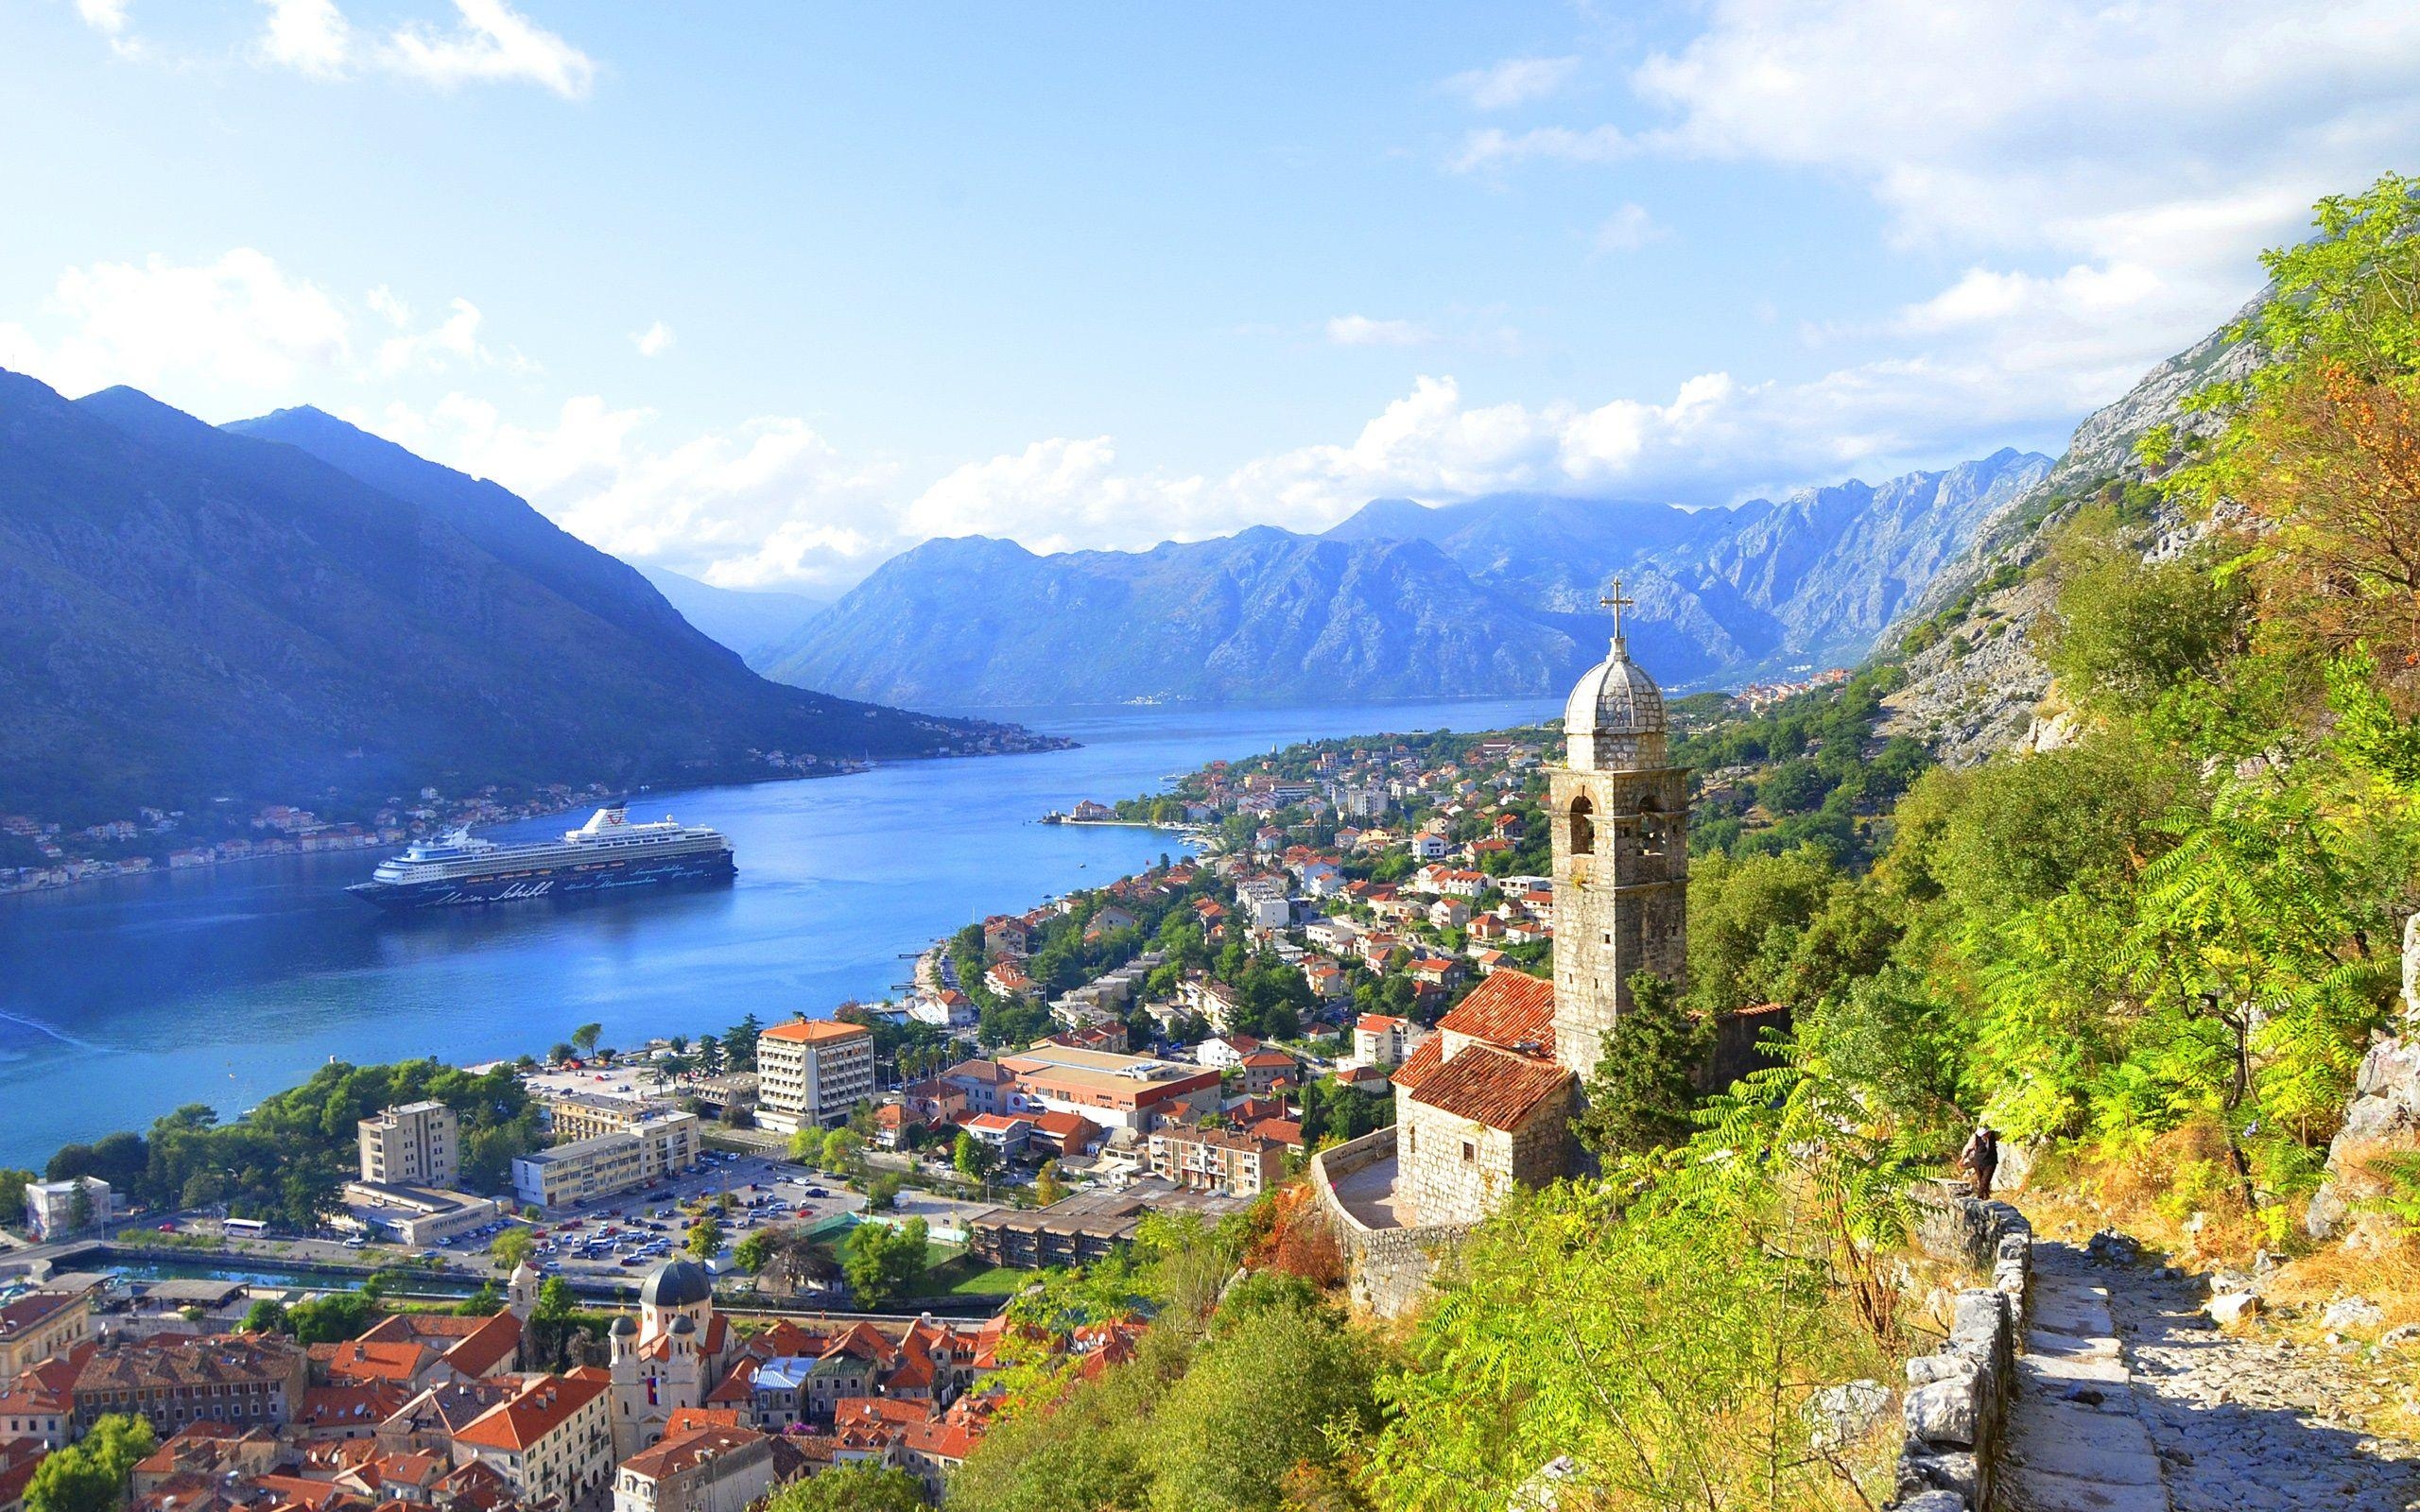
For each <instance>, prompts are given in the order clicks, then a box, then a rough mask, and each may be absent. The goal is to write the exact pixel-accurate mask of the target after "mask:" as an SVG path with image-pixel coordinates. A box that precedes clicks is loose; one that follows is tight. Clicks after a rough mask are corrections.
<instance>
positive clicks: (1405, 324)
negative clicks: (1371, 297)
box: [1327, 315, 1435, 347]
mask: <svg viewBox="0 0 2420 1512" xmlns="http://www.w3.org/2000/svg"><path fill="white" fill-rule="evenodd" d="M1327 338H1328V340H1329V341H1330V342H1331V343H1333V344H1334V345H1336V346H1340V347H1417V346H1420V345H1422V344H1423V343H1425V342H1427V341H1430V340H1433V339H1435V334H1434V333H1432V332H1431V331H1430V330H1429V329H1428V328H1427V327H1426V326H1424V325H1419V324H1416V323H1415V322H1413V321H1410V320H1373V319H1371V318H1369V317H1368V316H1366V315H1340V316H1338V317H1337V318H1334V319H1332V320H1330V321H1329V322H1328V323H1327Z"/></svg>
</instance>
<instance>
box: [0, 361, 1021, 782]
mask: <svg viewBox="0 0 2420 1512" xmlns="http://www.w3.org/2000/svg"><path fill="white" fill-rule="evenodd" d="M0 438H5V444H0V703H5V705H6V707H7V708H8V710H9V716H8V717H7V718H6V719H0V810H7V811H9V812H32V813H35V814H39V815H43V816H48V817H55V818H59V819H62V820H67V819H80V818H84V817H85V816H93V817H116V816H123V815H126V814H129V813H130V812H131V811H132V809H133V808H134V807H135V806H136V805H138V804H152V805H156V806H160V807H190V806H193V805H197V804H201V803H206V802H209V801H210V800H212V799H222V798H224V799H248V798H249V799H280V800H285V801H317V800H320V799H327V798H330V797H334V798H336V799H339V800H342V799H362V798H374V797H378V796H384V795H388V794H394V793H407V792H409V791H411V790H412V789H414V788H416V787H418V786H419V785H422V784H423V783H432V784H437V785H440V786H442V787H444V788H446V789H447V790H449V791H463V790H466V789H468V788H470V787H474V786H478V785H484V784H488V783H500V784H514V783H517V784H524V785H535V784H539V783H544V782H572V783H583V782H592V781H593V782H604V783H607V784H609V785H612V786H616V787H625V786H631V785H635V784H640V783H649V782H666V781H671V780H676V779H677V780H683V781H704V780H720V779H734V778H743V777H751V776H756V777H762V776H772V775H776V774H777V773H778V772H780V771H782V770H786V769H791V768H788V767H786V766H776V765H773V764H772V763H771V762H770V761H769V757H768V753H769V752H772V751H776V750H778V751H780V752H782V753H783V754H784V756H785V757H786V758H790V757H796V756H799V755H818V756H829V757H835V758H856V757H863V756H905V755H911V754H923V753H927V752H933V751H936V750H944V749H952V750H954V749H966V748H976V747H982V746H984V745H987V744H998V743H1002V742H1009V743H1013V742H1014V741H1015V740H1016V739H1017V738H1018V737H1017V735H1016V734H1015V733H1014V732H1011V731H1008V730H1004V729H1003V728H1002V727H996V726H987V725H981V724H974V723H968V722H963V721H946V720H939V719H933V718H928V717H925V716H922V715H916V714H909V713H902V712H900V711H898V710H894V709H886V708H879V707H874V706H872V705H868V704H864V703H858V702H853V701H849V700H845V699H840V698H835V697H830V696H824V695H821V694H818V693H811V692H807V691H804V690H802V689H799V688H796V687H788V686H784V685H781V684H777V683H773V682H769V681H767V680H766V679H762V678H760V677H758V676H756V675H755V674H754V673H752V672H751V671H749V670H748V668H747V666H746V665H745V664H744V663H743V662H741V661H740V659H739V658H738V657H737V656H736V655H735V654H734V653H732V652H731V651H730V650H728V649H727V648H725V647H723V646H721V645H718V644H716V643H715V642H714V641H712V640H710V639H709V638H707V637H706V636H705V635H703V634H701V633H700V632H699V631H698V630H697V629H696V628H694V627H692V626H691V625H690V624H689V623H688V622H687V621H686V620H684V619H683V617H682V616H681V614H680V613H679V612H678V611H676V610H674V609H673V608H672V606H671V605H670V604H668V603H667V602H666V600H665V598H664V595H663V594H662V593H658V592H657V591H656V590H655V589H654V588H653V587H652V586H650V585H649V584H648V582H647V581H646V579H645V578H643V577H641V576H639V574H638V573H637V572H636V571H635V570H633V569H632V568H631V567H630V566H628V565H626V564H624V563H622V562H620V561H618V560H615V559H614V558H611V557H609V556H606V555H605V554H604V553H602V552H599V551H597V550H596V549H595V548H594V547H591V546H588V545H586V544H585V543H583V542H581V541H578V540H576V539H575V538H573V537H571V536H570V535H567V534H565V533H564V532H562V530H560V529H558V528H557V527H556V526H555V525H553V524H551V523H549V522H548V521H546V520H545V519H544V517H543V516H541V515H540V514H538V512H537V511H536V510H534V509H532V508H530V507H528V506H527V504H526V503H524V502H523V501H521V500H520V499H518V498H516V497H515V496H514V495H512V494H511V493H510V492H507V491H506V490H503V489H501V488H498V487H496V486H495V485H493V484H492V483H485V482H481V481H479V480H476V479H474V478H470V477H467V476H465V475H463V474H461V473H459V472H453V471H452V470H450V469H447V468H442V467H440V466H438V465H436V464H434V463H431V462H427V461H424V460H423V459H422V458H420V457H417V456H414V455H412V454H410V453H409V452H406V451H405V450H404V449H403V448H401V447H398V446H395V445H393V444H392V443H390V442H387V441H384V440H381V439H379V438H376V437H372V436H370V435H367V434H365V433H363V432H361V431H358V430H355V429H354V428H353V427H352V426H350V425H346V424H344V423H343V422H342V421H337V420H335V419H333V418H331V417H329V416H327V415H324V414H321V413H320V412H319V411H317V410H312V409H294V410H282V411H280V412H278V413H277V414H274V415H269V416H265V417H263V418H261V419H259V420H256V421H244V422H241V423H239V424H236V425H233V426H230V427H227V428H224V429H221V428H218V427H214V426H212V425H210V424H208V423H206V422H204V421H199V420H197V419H195V418H194V417H193V416H190V415H187V414H184V413H182V411H179V410H176V409H173V408H170V407H169V406H167V405H165V404H160V403H159V402H158V401H156V400H153V399H151V398H149V397H147V396H146V395H144V394H142V393H139V392H137V391H135V390H133V389H130V388H111V389H105V390H103V391H101V392H99V393H95V394H92V395H88V396H86V397H85V398H83V399H79V400H75V401H70V400H67V399H65V398H63V397H61V395H60V394H58V393H56V392H55V391H53V390H52V389H50V388H48V387H45V386H43V384H41V383H39V382H36V381H35V380H33V379H31V378H26V377H23V376H20V375H17V374H14V373H6V372H0Z"/></svg>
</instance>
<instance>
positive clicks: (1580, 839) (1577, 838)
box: [1571, 793, 1597, 856]
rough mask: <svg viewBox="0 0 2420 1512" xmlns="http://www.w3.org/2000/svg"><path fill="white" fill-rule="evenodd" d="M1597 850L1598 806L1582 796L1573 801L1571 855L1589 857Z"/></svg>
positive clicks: (1586, 796)
mask: <svg viewBox="0 0 2420 1512" xmlns="http://www.w3.org/2000/svg"><path fill="white" fill-rule="evenodd" d="M1596 849H1597V806H1596V805H1595V804H1593V803H1591V802H1589V801H1588V795H1587V794H1585V793H1582V794H1581V795H1580V796H1579V797H1578V798H1575V799H1572V800H1571V853H1572V854H1573V855H1575V856H1581V855H1587V854H1589V853H1590V852H1592V851H1595V850H1596Z"/></svg>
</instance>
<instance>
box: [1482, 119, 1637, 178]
mask: <svg viewBox="0 0 2420 1512" xmlns="http://www.w3.org/2000/svg"><path fill="white" fill-rule="evenodd" d="M1636 150H1637V146H1636V144H1635V143H1634V142H1633V141H1632V140H1631V139H1630V137H1629V136H1628V135H1626V134H1624V133H1623V132H1622V131H1621V130H1619V129H1616V128H1614V127H1610V126H1595V127H1590V128H1588V129H1585V130H1575V129H1572V128H1570V127H1567V126H1542V127H1538V128H1536V129H1532V130H1528V131H1517V132H1516V131H1506V130H1504V129H1501V128H1499V127H1493V126H1491V127H1488V128H1487V129H1484V130H1478V131H1473V132H1472V133H1471V134H1470V135H1468V136H1466V137H1464V138H1463V139H1462V145H1461V150H1459V151H1457V152H1456V153H1455V154H1454V155H1453V157H1451V158H1450V159H1448V160H1447V161H1446V166H1447V167H1449V168H1451V169H1453V170H1454V171H1455V172H1456V173H1476V172H1478V170H1480V169H1482V168H1501V167H1507V166H1511V165H1513V164H1515V163H1528V162H1530V161H1532V160H1536V159H1545V160H1547V161H1549V162H1557V163H1614V162H1617V161H1619V160H1620V159H1623V158H1627V157H1630V156H1632V155H1633V154H1634V152H1635V151H1636Z"/></svg>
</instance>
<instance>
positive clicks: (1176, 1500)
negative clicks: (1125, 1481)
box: [1150, 1297, 1504, 1512]
mask: <svg viewBox="0 0 2420 1512" xmlns="http://www.w3.org/2000/svg"><path fill="white" fill-rule="evenodd" d="M1237 1312H1240V1314H1241V1315H1240V1316H1235V1315H1231V1314H1234V1313H1237ZM1376 1366H1377V1356H1376V1352H1375V1350H1374V1348H1373V1347H1372V1345H1371V1344H1370V1342H1369V1341H1368V1340H1367V1338H1366V1337H1365V1336H1364V1335H1362V1334H1360V1333H1357V1332H1355V1331H1354V1330H1352V1329H1350V1328H1348V1327H1347V1326H1346V1325H1345V1323H1344V1321H1343V1319H1342V1318H1341V1317H1340V1316H1338V1315H1337V1314H1335V1313H1334V1312H1333V1311H1332V1310H1330V1309H1328V1308H1325V1307H1323V1306H1320V1305H1318V1304H1316V1303H1314V1304H1311V1305H1307V1306H1306V1305H1304V1304H1303V1303H1302V1301H1301V1300H1300V1298H1299V1297H1287V1298H1286V1299H1285V1300H1284V1301H1281V1302H1280V1303H1279V1304H1278V1305H1274V1306H1269V1307H1265V1308H1255V1309H1229V1308H1222V1309H1220V1311H1219V1320H1218V1326H1217V1327H1216V1328H1215V1329H1214V1331H1213V1332H1212V1334H1211V1336H1210V1339H1209V1341H1208V1342H1207V1343H1206V1344H1205V1345H1204V1346H1203V1347H1202V1348H1201V1351H1200V1353H1199V1354H1198V1355H1197V1356H1196V1357H1195V1359H1194V1361H1193V1363H1192V1367H1191V1368H1190V1369H1188V1370H1187V1371H1186V1372H1185V1373H1184V1378H1183V1379H1182V1380H1180V1381H1178V1382H1177V1383H1176V1384H1175V1385H1174V1386H1173V1387H1172V1388H1171V1389H1170V1390H1169V1392H1168V1396H1167V1401H1166V1403H1165V1404H1164V1405H1163V1406H1162V1407H1161V1408H1160V1411H1159V1413H1158V1415H1157V1417H1155V1419H1154V1421H1153V1424H1152V1432H1153V1436H1154V1437H1155V1438H1156V1439H1157V1440H1158V1441H1159V1444H1160V1446H1161V1447H1160V1452H1159V1454H1158V1456H1157V1458H1158V1466H1157V1469H1158V1475H1157V1477H1156V1484H1155V1485H1154V1486H1153V1488H1152V1492H1151V1499H1150V1505H1151V1506H1152V1507H1154V1508H1156V1509H1160V1512H1192V1509H1194V1508H1200V1507H1232V1508H1238V1509H1245V1508H1248V1509H1253V1512H1279V1509H1280V1508H1282V1507H1286V1506H1288V1505H1292V1504H1295V1503H1293V1502H1292V1501H1291V1500H1290V1499H1289V1491H1290V1490H1292V1489H1294V1488H1295V1487H1297V1486H1300V1485H1301V1483H1302V1482H1303V1481H1305V1480H1309V1481H1311V1482H1312V1483H1314V1484H1317V1483H1319V1482H1320V1481H1322V1480H1323V1479H1324V1480H1329V1481H1331V1482H1332V1483H1333V1484H1335V1485H1336V1486H1337V1488H1338V1489H1341V1483H1340V1480H1337V1479H1336V1477H1337V1472H1338V1465H1339V1456H1340V1447H1341V1446H1342V1445H1346V1444H1351V1443H1354V1442H1356V1441H1357V1439H1358V1438H1359V1437H1360V1436H1361V1435H1365V1434H1367V1433H1370V1432H1372V1431H1374V1430H1375V1428H1376V1427H1377V1425H1378V1411H1377V1403H1376V1401H1375V1400H1374V1397H1373V1395H1372V1385H1373V1381H1374V1377H1375V1374H1376ZM1276 1382H1283V1383H1286V1386H1285V1389H1284V1390H1281V1391H1272V1390H1271V1383H1276ZM1499 1504H1504V1503H1499Z"/></svg>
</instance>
